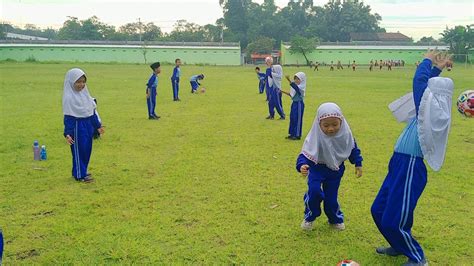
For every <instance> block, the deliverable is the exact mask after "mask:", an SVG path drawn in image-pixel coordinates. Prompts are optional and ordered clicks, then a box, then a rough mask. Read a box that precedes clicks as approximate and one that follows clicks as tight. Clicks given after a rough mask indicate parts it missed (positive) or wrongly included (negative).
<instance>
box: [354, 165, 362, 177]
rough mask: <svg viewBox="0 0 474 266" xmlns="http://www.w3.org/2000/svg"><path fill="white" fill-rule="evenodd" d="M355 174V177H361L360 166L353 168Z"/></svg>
mask: <svg viewBox="0 0 474 266" xmlns="http://www.w3.org/2000/svg"><path fill="white" fill-rule="evenodd" d="M355 174H356V176H357V177H361V176H362V166H359V167H357V166H356V168H355Z"/></svg>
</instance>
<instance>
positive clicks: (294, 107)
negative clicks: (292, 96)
mask: <svg viewBox="0 0 474 266" xmlns="http://www.w3.org/2000/svg"><path fill="white" fill-rule="evenodd" d="M297 120H298V102H293V103H292V104H291V110H290V127H289V128H288V134H289V135H290V136H292V137H296V126H297Z"/></svg>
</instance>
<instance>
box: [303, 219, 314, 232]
mask: <svg viewBox="0 0 474 266" xmlns="http://www.w3.org/2000/svg"><path fill="white" fill-rule="evenodd" d="M301 229H303V230H306V231H311V230H313V222H308V221H306V220H303V221H302V222H301Z"/></svg>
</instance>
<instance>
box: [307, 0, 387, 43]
mask: <svg viewBox="0 0 474 266" xmlns="http://www.w3.org/2000/svg"><path fill="white" fill-rule="evenodd" d="M314 12H315V16H313V17H311V21H310V24H309V27H308V29H307V31H308V33H307V34H308V35H309V36H319V37H320V38H321V39H323V40H325V41H331V42H335V41H340V42H347V41H349V40H350V33H352V32H385V29H383V28H381V27H379V23H380V21H381V20H382V17H381V16H380V15H379V14H377V13H375V14H371V8H370V6H369V5H364V2H359V0H352V1H342V2H341V1H340V0H331V1H329V2H328V3H327V4H326V5H324V7H315V8H314Z"/></svg>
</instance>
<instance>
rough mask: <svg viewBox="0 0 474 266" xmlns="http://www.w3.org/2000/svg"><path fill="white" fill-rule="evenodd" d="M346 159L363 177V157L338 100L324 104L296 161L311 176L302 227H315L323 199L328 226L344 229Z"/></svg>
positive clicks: (300, 169) (300, 170)
mask: <svg viewBox="0 0 474 266" xmlns="http://www.w3.org/2000/svg"><path fill="white" fill-rule="evenodd" d="M347 159H349V161H350V162H351V163H352V164H355V166H356V168H355V169H356V170H355V172H356V175H357V176H358V177H360V176H362V156H361V155H360V150H359V148H358V147H357V144H356V142H355V139H354V137H353V136H352V132H351V129H350V127H349V124H348V123H347V121H346V119H345V118H344V116H343V115H342V111H341V109H340V108H339V106H337V105H336V104H335V103H323V104H321V106H319V108H318V112H317V116H316V119H315V120H314V122H313V127H312V128H311V130H310V131H309V133H308V135H307V136H306V139H305V141H304V144H303V149H302V151H301V153H300V155H299V156H298V159H297V161H296V170H297V171H298V172H300V173H301V174H302V175H303V176H307V177H308V192H306V194H305V195H304V204H305V210H304V214H305V215H304V219H303V222H302V223H301V228H302V229H303V230H312V228H313V221H314V220H315V219H316V218H317V217H319V216H320V215H321V206H320V204H321V201H324V212H325V213H326V216H327V217H328V222H329V225H330V226H331V227H333V228H334V229H336V230H344V229H345V225H344V214H343V213H342V211H341V209H340V207H339V203H338V201H337V194H338V190H339V185H340V183H341V178H342V176H343V174H344V170H345V166H344V161H345V160H347Z"/></svg>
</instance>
